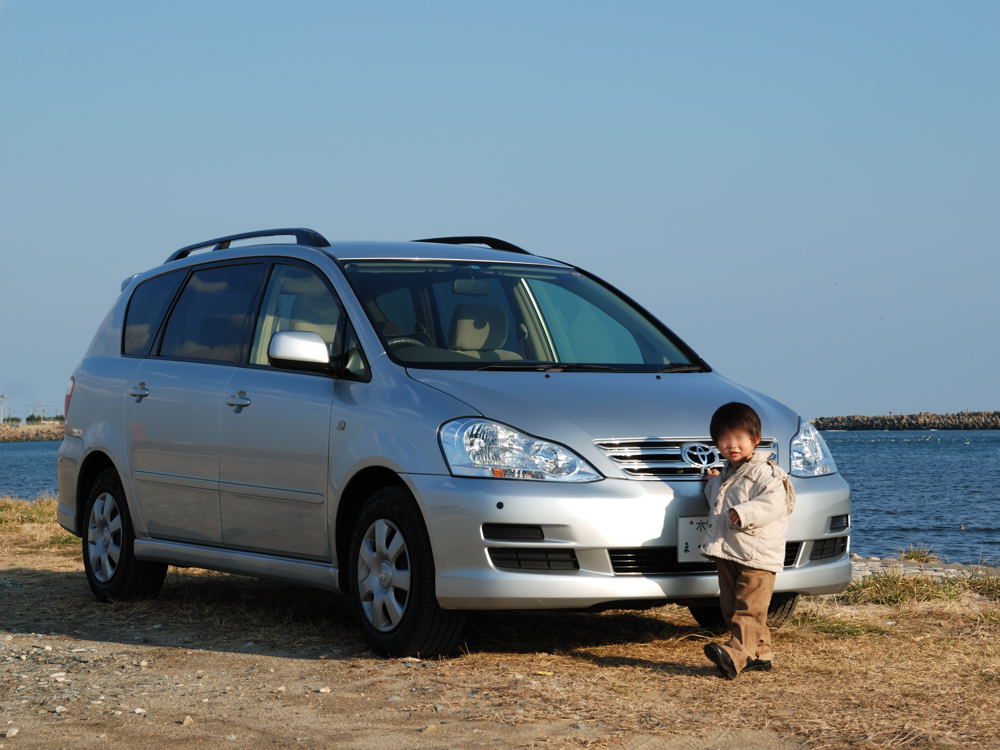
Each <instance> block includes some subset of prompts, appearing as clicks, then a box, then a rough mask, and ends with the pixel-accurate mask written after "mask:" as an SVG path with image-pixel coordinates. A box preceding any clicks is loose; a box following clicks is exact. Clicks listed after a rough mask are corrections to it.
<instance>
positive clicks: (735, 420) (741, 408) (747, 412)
mask: <svg viewBox="0 0 1000 750" xmlns="http://www.w3.org/2000/svg"><path fill="white" fill-rule="evenodd" d="M730 430H746V431H747V432H748V433H750V436H751V437H752V438H753V439H754V440H760V417H758V416H757V412H755V411H754V410H753V409H752V408H751V407H749V406H747V405H746V404H741V403H740V402H739V401H730V402H729V403H728V404H723V405H722V406H720V407H719V408H718V409H716V410H715V414H713V415H712V424H711V426H710V427H709V432H710V433H711V435H712V440H713V441H714V442H716V443H717V442H719V438H720V437H722V435H723V433H725V432H729V431H730Z"/></svg>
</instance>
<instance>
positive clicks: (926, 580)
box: [839, 570, 970, 605]
mask: <svg viewBox="0 0 1000 750" xmlns="http://www.w3.org/2000/svg"><path fill="white" fill-rule="evenodd" d="M969 590H970V585H969V578H968V577H964V576H955V577H951V578H932V577H930V576H922V575H907V574H905V573H901V572H898V571H895V570H886V571H879V572H876V573H872V574H871V575H869V576H865V577H864V578H863V579H861V580H860V581H856V582H854V583H852V584H851V585H850V587H848V589H847V591H845V592H844V593H843V594H841V595H840V597H839V598H840V599H841V601H843V602H844V603H845V604H888V605H898V604H907V603H909V602H929V601H933V600H935V599H946V600H950V601H957V600H958V599H961V598H962V595H963V594H966V593H967V592H968V591H969Z"/></svg>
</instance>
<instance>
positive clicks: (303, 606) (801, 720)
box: [0, 500, 1000, 748]
mask: <svg viewBox="0 0 1000 750" xmlns="http://www.w3.org/2000/svg"><path fill="white" fill-rule="evenodd" d="M54 509H55V504H54V502H53V501H51V500H46V501H42V502H40V503H37V502H36V503H25V502H23V501H12V500H0V531H3V532H4V540H5V541H4V550H5V552H7V553H8V554H6V555H5V557H4V559H3V562H4V564H5V566H6V567H7V568H8V573H9V577H10V580H11V581H16V582H17V583H15V584H12V586H11V587H10V589H9V591H10V598H9V600H8V601H9V605H5V607H6V608H5V622H6V623H8V624H6V625H5V626H4V627H5V628H11V629H15V630H18V629H20V632H48V631H57V632H66V631H65V630H60V628H67V627H68V626H67V623H71V624H72V632H73V633H78V634H79V637H82V638H86V637H97V636H98V635H99V636H100V637H101V638H109V637H110V638H113V639H116V640H118V641H119V642H120V643H122V644H127V643H128V642H130V641H132V640H134V639H135V638H138V637H139V636H141V637H142V638H143V639H145V638H160V639H162V640H160V641H157V640H154V641H152V643H159V644H160V645H162V646H163V647H165V648H168V649H170V653H171V654H173V656H170V657H169V658H170V659H176V660H177V663H178V667H177V669H178V670H179V671H178V672H177V676H175V677H172V678H171V681H177V682H187V681H188V679H189V677H188V678H185V677H184V676H183V675H184V674H186V673H187V672H188V671H190V670H191V669H192V666H191V665H192V664H196V665H197V666H198V667H199V668H201V669H204V670H206V671H208V672H210V673H212V672H215V673H219V674H232V673H237V672H238V670H236V669H235V668H234V667H233V666H232V664H233V659H234V655H238V654H247V653H253V654H258V655H260V658H265V657H266V658H272V657H273V658H274V659H275V660H276V661H275V662H273V665H274V666H275V667H276V668H278V669H279V670H280V669H282V666H281V665H285V667H284V668H286V669H296V670H300V671H301V673H302V674H303V675H322V679H324V680H326V681H327V682H328V683H329V684H333V685H334V692H338V691H341V692H344V693H345V694H356V693H360V692H366V693H371V694H373V695H375V694H378V695H382V694H381V693H378V691H379V690H382V691H385V695H388V694H391V693H398V694H402V695H403V696H404V701H405V705H403V707H404V708H405V709H406V710H407V711H412V712H414V715H422V714H421V713H420V712H427V715H429V716H434V715H435V713H434V712H435V711H436V709H435V708H434V706H436V705H438V704H442V705H445V706H446V707H447V710H448V711H452V710H454V711H459V710H461V711H462V712H463V713H461V714H455V716H454V720H456V721H463V722H464V721H484V722H490V723H491V724H493V725H495V726H498V727H499V726H515V725H525V724H531V723H537V722H545V721H557V720H560V721H561V720H567V719H569V720H572V721H573V722H580V723H582V724H584V725H588V726H600V727H601V731H602V732H603V733H604V735H603V739H601V740H599V741H588V743H589V746H592V747H597V746H610V745H612V744H615V745H617V744H619V743H621V742H622V741H623V740H625V739H627V738H628V737H634V736H637V735H642V736H650V735H654V736H658V737H664V738H670V737H676V736H677V735H678V733H687V734H695V735H699V736H710V735H711V734H712V732H715V731H717V730H718V728H719V727H722V726H725V727H731V728H734V729H746V730H765V729H766V730H773V731H776V732H777V733H778V734H780V735H784V736H788V737H792V738H794V739H796V740H799V741H801V742H803V743H804V744H805V745H806V746H807V747H810V748H841V747H852V748H882V747H893V746H906V747H919V748H941V747H957V746H961V747H992V746H995V742H996V737H997V736H998V734H1000V719H998V717H1000V645H998V644H1000V603H998V601H997V599H996V590H997V586H998V583H997V576H995V575H992V574H988V573H980V574H976V575H974V576H972V577H970V578H965V579H958V580H957V581H955V580H951V579H945V580H932V579H926V578H923V577H921V576H906V577H904V576H901V575H899V574H893V573H881V574H875V575H872V576H869V577H868V578H866V579H865V581H864V582H861V583H859V584H855V585H854V586H852V587H851V588H850V589H849V590H848V591H847V592H845V594H843V595H840V596H837V597H824V598H817V599H806V600H805V601H803V603H802V604H801V605H800V607H799V612H798V614H797V615H796V616H795V617H794V618H793V620H792V621H791V623H790V624H788V625H786V626H785V627H784V628H782V629H781V630H779V631H776V633H775V648H776V652H777V655H778V657H777V661H776V667H775V669H774V671H773V672H771V673H767V674H765V673H754V674H746V675H741V676H740V677H739V678H738V679H737V680H735V681H733V682H727V681H722V680H720V679H718V678H717V677H716V676H715V675H714V670H713V669H712V668H711V666H710V665H709V664H708V663H707V661H706V660H705V658H704V656H703V655H702V650H701V649H702V645H703V644H704V643H705V642H706V641H707V640H708V639H710V638H712V637H713V636H712V635H711V634H709V633H707V632H705V631H703V630H700V629H699V628H698V627H697V626H696V625H695V623H694V621H693V619H692V618H691V617H690V615H689V614H688V613H687V611H686V610H685V609H683V608H681V607H677V606H664V607H657V608H654V609H650V610H646V611H641V612H633V611H610V612H604V613H601V614H593V613H573V612H553V613H534V614H521V613H490V614H473V615H471V616H470V619H469V623H468V626H467V629H466V640H465V643H464V647H463V649H462V652H461V653H460V654H458V655H457V656H455V657H453V658H450V659H439V660H432V661H429V662H426V663H425V664H424V665H423V667H424V668H422V669H419V670H414V669H406V668H404V667H407V666H412V665H400V664H398V663H397V662H395V661H394V660H383V659H378V658H376V657H373V656H372V655H371V654H370V653H369V652H368V651H367V649H366V647H365V645H364V643H363V641H362V640H361V639H360V637H359V636H358V634H357V627H356V625H355V623H354V621H353V619H352V616H351V613H350V609H349V607H348V606H347V605H346V603H345V602H344V601H343V600H341V599H339V598H337V597H334V596H328V595H324V594H318V593H316V592H315V591H311V590H306V589H301V588H298V587H294V586H288V585H285V584H281V583H275V582H267V581H258V580H255V579H251V578H245V577H241V576H229V575H224V574H217V573H208V572H200V571H190V570H178V569H175V568H171V569H170V574H169V576H168V578H167V582H166V585H165V587H164V589H163V592H162V593H161V595H160V596H159V597H158V598H157V599H154V600H150V601H143V602H123V603H118V604H114V605H96V604H94V603H93V602H90V601H89V600H88V598H87V597H88V593H87V592H86V584H85V583H84V581H83V579H82V577H81V576H80V575H79V572H78V566H77V565H76V564H75V563H74V562H72V561H70V560H68V559H67V558H65V557H63V555H62V552H61V551H62V550H65V549H70V551H71V552H72V554H74V555H78V554H79V548H78V546H77V545H78V541H77V540H76V539H75V537H70V539H71V540H72V544H70V543H69V542H63V540H62V536H61V535H64V534H65V532H63V531H62V530H61V529H60V528H59V527H58V526H56V525H55V523H54ZM66 536H69V535H66ZM8 540H9V541H10V543H11V544H12V545H13V546H12V547H11V546H8ZM10 553H13V554H10ZM904 578H905V580H903V579H904ZM991 592H992V593H991ZM991 596H992V597H993V598H989V597H991ZM116 648H125V646H124V645H123V646H121V647H116ZM185 649H188V650H187V651H185ZM192 649H194V650H195V651H194V652H192ZM192 653H195V654H196V655H195V656H187V655H186V654H192ZM162 659H163V660H164V662H166V661H167V659H168V657H167V656H163V657H162ZM269 663H270V662H269ZM227 670H231V671H227ZM88 679H89V678H88ZM115 679H118V678H117V677H116V678H115ZM227 679H229V680H235V679H238V677H228V678H227ZM283 679H285V680H287V681H288V684H290V685H291V684H292V682H291V680H293V679H305V678H302V677H300V678H296V677H285V678H283ZM316 679H319V677H316ZM338 680H339V681H340V682H335V681H338ZM225 684H226V685H229V684H230V683H229V682H227V683H225ZM380 686H381V687H380ZM238 689H239V688H238V687H237V688H234V690H238ZM253 690H255V691H258V692H259V687H254V688H253ZM244 699H245V700H246V701H247V702H248V704H249V705H256V704H254V703H253V701H259V700H260V698H259V697H258V693H257V692H255V693H247V694H246V696H245V697H244V698H243V699H241V700H244ZM381 700H384V696H383V697H382V698H381ZM241 705H243V704H241ZM392 705H401V704H392ZM383 720H385V721H392V720H393V719H392V717H391V716H388V715H387V716H386V717H385V719H383ZM556 744H559V743H556ZM575 746H582V745H580V744H576V745H575Z"/></svg>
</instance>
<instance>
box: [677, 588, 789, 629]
mask: <svg viewBox="0 0 1000 750" xmlns="http://www.w3.org/2000/svg"><path fill="white" fill-rule="evenodd" d="M798 603H799V595H798V594H795V593H779V594H772V595H771V603H770V605H768V608H767V626H768V627H769V628H771V629H772V630H777V629H778V628H780V627H781V626H782V625H784V624H785V623H786V622H787V621H788V619H789V618H790V617H791V616H792V613H793V612H795V607H796V606H797V605H798ZM688 609H689V610H691V616H692V617H693V618H694V619H695V622H697V623H698V624H699V625H701V626H702V627H703V628H705V630H713V631H722V630H725V629H726V621H725V619H724V618H723V617H722V608H721V607H720V606H719V605H718V603H715V604H701V605H694V604H690V605H688Z"/></svg>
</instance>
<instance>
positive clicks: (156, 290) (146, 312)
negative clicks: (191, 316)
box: [122, 270, 187, 357]
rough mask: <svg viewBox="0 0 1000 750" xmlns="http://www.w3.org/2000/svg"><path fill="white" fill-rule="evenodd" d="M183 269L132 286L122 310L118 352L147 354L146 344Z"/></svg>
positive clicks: (181, 276)
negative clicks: (123, 329) (129, 298)
mask: <svg viewBox="0 0 1000 750" xmlns="http://www.w3.org/2000/svg"><path fill="white" fill-rule="evenodd" d="M186 273H187V271H186V270H184V271H173V272H171V273H165V274H163V275H162V276H157V277H156V278H154V279H150V280H149V281H144V282H142V283H141V284H139V286H137V287H136V288H135V291H134V292H132V299H131V300H129V303H128V310H127V311H126V312H125V335H124V336H123V337H122V354H125V355H127V356H130V357H145V356H146V355H147V354H149V348H150V347H151V346H152V345H153V340H154V339H155V338H156V332H157V331H158V330H160V323H162V322H163V315H164V313H166V311H167V308H168V307H170V303H171V301H172V300H173V299H174V295H175V294H177V289H178V287H180V285H181V282H182V281H184V275H185V274H186Z"/></svg>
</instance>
